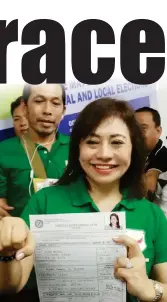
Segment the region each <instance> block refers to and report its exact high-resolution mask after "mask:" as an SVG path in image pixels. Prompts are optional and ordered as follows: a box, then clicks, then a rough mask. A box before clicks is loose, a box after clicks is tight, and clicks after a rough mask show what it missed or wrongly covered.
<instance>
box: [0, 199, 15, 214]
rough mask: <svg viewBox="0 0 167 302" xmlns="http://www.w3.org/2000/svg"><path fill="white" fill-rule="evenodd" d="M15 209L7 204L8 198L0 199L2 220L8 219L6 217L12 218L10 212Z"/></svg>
mask: <svg viewBox="0 0 167 302" xmlns="http://www.w3.org/2000/svg"><path fill="white" fill-rule="evenodd" d="M13 209H14V207H10V206H9V205H8V204H7V199H6V198H0V218H1V217H6V216H11V215H10V214H9V212H8V211H11V210H13Z"/></svg>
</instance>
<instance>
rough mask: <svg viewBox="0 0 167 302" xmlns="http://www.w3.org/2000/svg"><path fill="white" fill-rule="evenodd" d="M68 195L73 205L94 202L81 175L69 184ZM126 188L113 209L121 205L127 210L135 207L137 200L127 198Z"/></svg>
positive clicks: (79, 205) (77, 205) (80, 205)
mask: <svg viewBox="0 0 167 302" xmlns="http://www.w3.org/2000/svg"><path fill="white" fill-rule="evenodd" d="M69 189H70V190H69V191H70V192H69V193H70V195H71V200H72V204H73V206H75V207H82V206H84V205H86V204H89V203H91V204H94V202H93V200H92V198H91V196H90V194H89V192H88V190H87V187H86V184H85V181H84V179H83V178H82V177H80V178H78V179H77V181H75V182H74V183H72V184H71V185H70V188H69ZM126 196H127V190H125V191H124V193H123V197H122V200H121V201H120V202H119V203H118V204H117V205H116V207H115V209H116V208H118V207H120V206H123V207H125V208H126V209H128V210H132V209H134V208H135V207H136V202H137V200H136V199H135V198H134V199H127V198H126Z"/></svg>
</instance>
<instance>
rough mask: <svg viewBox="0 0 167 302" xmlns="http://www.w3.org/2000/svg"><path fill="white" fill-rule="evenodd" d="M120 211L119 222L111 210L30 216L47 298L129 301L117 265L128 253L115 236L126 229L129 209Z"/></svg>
mask: <svg viewBox="0 0 167 302" xmlns="http://www.w3.org/2000/svg"><path fill="white" fill-rule="evenodd" d="M112 214H113V212H112ZM115 214H116V215H117V216H115V217H117V219H119V222H117V223H115V225H114V221H113V220H112V219H111V217H110V216H111V213H88V214H60V215H31V216H30V225H31V231H32V232H33V234H34V237H35V240H36V250H35V271H36V277H37V284H38V291H39V296H40V301H41V302H111V301H114V302H125V301H126V284H125V283H124V282H122V281H120V280H118V279H115V277H114V263H115V261H116V260H117V258H118V257H120V256H126V255H127V252H126V248H125V247H123V246H122V245H118V244H116V243H115V242H114V241H113V240H112V238H113V237H118V236H119V235H122V234H125V232H126V231H125V230H126V228H125V213H123V212H119V213H115ZM111 221H112V222H111Z"/></svg>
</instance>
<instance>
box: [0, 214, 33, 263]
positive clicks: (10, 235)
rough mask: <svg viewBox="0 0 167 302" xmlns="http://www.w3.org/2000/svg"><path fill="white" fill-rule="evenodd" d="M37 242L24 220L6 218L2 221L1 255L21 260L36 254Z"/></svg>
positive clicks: (0, 229) (0, 236) (0, 232)
mask: <svg viewBox="0 0 167 302" xmlns="http://www.w3.org/2000/svg"><path fill="white" fill-rule="evenodd" d="M34 249H35V242H34V240H33V237H32V234H31V232H30V230H29V228H28V227H27V225H26V224H25V222H24V220H22V219H21V218H17V217H4V218H2V219H1V220H0V255H1V256H11V255H13V254H16V256H15V258H16V259H17V260H21V259H23V258H25V257H27V256H31V255H33V253H34Z"/></svg>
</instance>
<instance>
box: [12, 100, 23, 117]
mask: <svg viewBox="0 0 167 302" xmlns="http://www.w3.org/2000/svg"><path fill="white" fill-rule="evenodd" d="M21 102H23V96H19V97H18V98H17V99H16V100H15V101H13V102H12V103H11V105H10V113H11V115H12V116H13V113H14V110H15V109H16V108H17V107H19V106H20V104H21Z"/></svg>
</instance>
